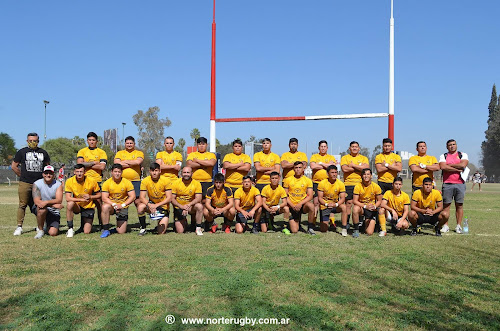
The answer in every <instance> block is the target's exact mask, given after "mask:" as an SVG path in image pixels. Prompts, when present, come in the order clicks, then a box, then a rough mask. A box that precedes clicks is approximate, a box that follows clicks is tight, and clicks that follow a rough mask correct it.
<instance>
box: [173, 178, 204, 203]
mask: <svg viewBox="0 0 500 331" xmlns="http://www.w3.org/2000/svg"><path fill="white" fill-rule="evenodd" d="M172 194H175V200H177V202H178V203H180V204H181V205H187V204H188V203H190V202H191V201H193V200H194V199H195V198H196V194H202V192H201V184H200V182H199V181H197V180H196V179H191V182H190V183H189V184H187V186H186V184H184V182H183V181H182V178H179V179H177V180H176V181H174V182H173V184H172Z"/></svg>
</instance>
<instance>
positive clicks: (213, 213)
mask: <svg viewBox="0 0 500 331" xmlns="http://www.w3.org/2000/svg"><path fill="white" fill-rule="evenodd" d="M235 214H236V209H234V199H233V191H232V190H231V189H230V188H229V187H227V186H225V185H224V175H223V174H216V175H215V176H214V185H213V186H210V187H209V188H208V190H207V196H206V197H205V209H203V215H204V216H205V221H206V222H207V223H208V224H209V225H210V232H212V233H215V232H216V231H217V223H216V222H215V219H216V218H217V217H224V224H223V225H222V231H224V232H225V233H231V222H232V220H234V216H235Z"/></svg>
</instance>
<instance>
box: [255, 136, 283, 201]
mask: <svg viewBox="0 0 500 331" xmlns="http://www.w3.org/2000/svg"><path fill="white" fill-rule="evenodd" d="M271 146H272V144H271V139H269V138H264V139H263V140H262V151H261V152H258V153H255V154H254V155H253V164H254V166H255V170H256V172H257V182H256V184H255V187H257V189H258V190H259V191H261V192H262V189H263V188H264V186H266V185H269V184H271V179H270V175H271V173H272V172H277V173H279V172H280V162H281V159H280V157H279V156H278V154H275V153H273V152H271Z"/></svg>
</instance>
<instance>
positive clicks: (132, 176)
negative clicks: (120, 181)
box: [115, 149, 144, 181]
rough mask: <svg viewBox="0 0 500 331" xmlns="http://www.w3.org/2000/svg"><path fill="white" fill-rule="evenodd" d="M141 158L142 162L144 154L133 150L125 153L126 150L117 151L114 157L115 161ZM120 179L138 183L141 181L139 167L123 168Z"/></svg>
mask: <svg viewBox="0 0 500 331" xmlns="http://www.w3.org/2000/svg"><path fill="white" fill-rule="evenodd" d="M138 158H141V159H143V160H144V153H143V152H141V151H138V150H137V149H134V150H133V151H132V152H129V151H127V150H126V149H124V150H122V151H119V152H118V153H116V155H115V159H120V160H121V161H133V160H137V159H138ZM122 177H123V178H126V179H128V180H130V181H139V180H141V166H140V165H139V164H138V165H135V166H132V167H130V168H124V169H123V173H122Z"/></svg>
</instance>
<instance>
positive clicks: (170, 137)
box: [163, 136, 175, 142]
mask: <svg viewBox="0 0 500 331" xmlns="http://www.w3.org/2000/svg"><path fill="white" fill-rule="evenodd" d="M167 139H172V141H173V142H175V140H174V138H172V137H170V136H168V137H167V138H165V140H167ZM165 140H163V141H165Z"/></svg>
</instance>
